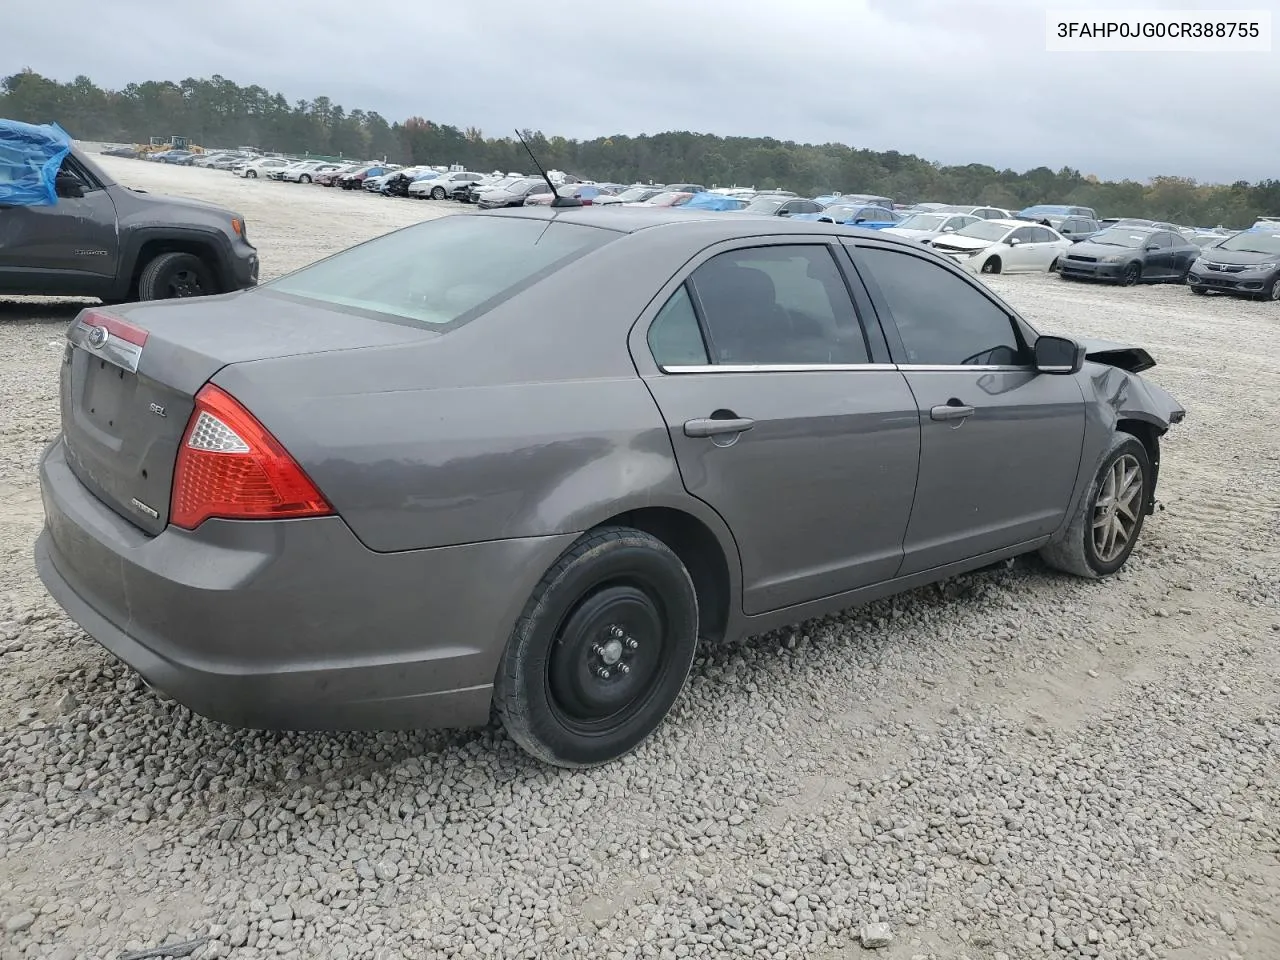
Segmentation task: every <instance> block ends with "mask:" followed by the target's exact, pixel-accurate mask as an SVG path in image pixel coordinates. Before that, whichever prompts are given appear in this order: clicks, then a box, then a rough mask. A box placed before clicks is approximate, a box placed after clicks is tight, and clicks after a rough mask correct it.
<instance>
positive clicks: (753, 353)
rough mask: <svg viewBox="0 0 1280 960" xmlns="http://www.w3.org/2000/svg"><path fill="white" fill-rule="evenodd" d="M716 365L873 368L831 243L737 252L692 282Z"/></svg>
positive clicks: (706, 265) (721, 256)
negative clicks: (853, 365) (865, 365)
mask: <svg viewBox="0 0 1280 960" xmlns="http://www.w3.org/2000/svg"><path fill="white" fill-rule="evenodd" d="M690 279H691V282H692V284H693V289H694V292H695V293H696V295H697V297H698V301H699V303H700V305H701V307H702V312H703V319H704V321H705V323H706V330H707V335H708V339H709V340H710V347H711V356H712V359H713V362H715V363H722V364H815V363H816V364H827V363H841V364H846V363H868V362H869V360H870V357H869V353H868V349H867V343H866V338H865V337H864V336H863V334H862V327H861V325H860V324H859V323H858V319H857V315H856V314H855V312H854V307H853V301H852V300H851V299H850V298H849V291H848V289H847V288H846V287H845V285H844V279H843V278H842V277H841V275H840V271H839V268H838V267H837V266H836V263H835V260H834V258H833V257H832V255H831V251H830V249H828V248H827V247H826V246H825V245H799V244H797V245H787V246H774V247H753V248H749V249H745V250H733V251H730V252H727V253H722V254H719V255H717V256H715V257H712V258H711V259H710V260H708V261H707V262H706V263H704V264H702V265H701V266H700V267H698V269H697V270H695V271H694V272H693V276H692V277H691V278H690Z"/></svg>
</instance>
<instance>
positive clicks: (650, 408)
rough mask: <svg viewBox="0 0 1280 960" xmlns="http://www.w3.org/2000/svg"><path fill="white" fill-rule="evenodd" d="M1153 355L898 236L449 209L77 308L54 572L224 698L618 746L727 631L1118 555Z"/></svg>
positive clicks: (1132, 516) (567, 755)
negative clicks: (333, 247)
mask: <svg viewBox="0 0 1280 960" xmlns="http://www.w3.org/2000/svg"><path fill="white" fill-rule="evenodd" d="M1153 365H1154V361H1153V360H1152V359H1151V357H1150V356H1149V355H1148V354H1147V353H1146V352H1145V351H1143V350H1141V349H1139V348H1136V347H1125V346H1122V345H1118V344H1106V343H1091V342H1088V341H1081V340H1073V339H1070V338H1066V337H1062V336H1057V335H1051V334H1042V333H1040V332H1038V331H1037V330H1036V329H1035V328H1034V327H1032V326H1031V324H1029V323H1028V322H1027V321H1026V320H1024V319H1023V318H1022V317H1020V316H1019V315H1018V313H1017V311H1015V310H1014V309H1013V308H1012V307H1011V306H1009V305H1008V304H1007V303H1005V302H1004V301H1003V300H1001V299H1000V298H999V297H998V296H996V295H995V294H994V293H993V292H992V291H991V290H989V289H987V287H986V285H985V284H983V283H980V282H979V281H978V279H977V278H976V277H973V276H971V275H969V274H967V273H966V272H964V271H962V270H960V269H958V268H957V267H956V266H955V265H954V264H953V263H951V262H950V260H948V259H947V258H945V257H942V256H939V255H938V254H936V253H934V252H932V251H930V250H928V249H927V248H925V247H923V246H921V245H920V244H918V243H915V242H913V241H907V240H901V239H897V238H893V237H887V236H885V235H883V234H881V233H878V232H876V231H870V230H855V229H850V228H844V227H840V226H836V225H832V224H821V223H812V222H797V221H790V220H786V219H779V218H765V217H730V216H725V215H724V214H721V213H716V212H695V213H684V212H681V211H679V210H662V209H649V210H644V209H641V208H638V207H631V208H611V207H593V208H589V209H551V210H548V209H547V208H535V207H531V208H519V209H514V210H506V211H498V212H493V213H479V214H463V215H458V216H449V217H440V218H437V219H433V220H429V221H427V222H425V223H421V224H418V225H416V226H412V227H409V228H407V229H404V230H401V231H398V232H395V233H391V234H387V235H384V236H382V237H379V238H377V239H374V240H371V241H369V242H367V243H364V244H361V245H360V246H357V247H354V248H352V249H350V250H346V251H344V252H342V253H339V254H337V255H335V256H332V257H330V258H328V259H325V260H322V261H320V262H318V263H315V264H312V265H310V266H307V267H304V268H302V269H301V270H298V271H296V272H294V273H292V274H289V275H287V276H285V277H282V278H279V279H276V280H273V281H271V282H270V283H267V284H265V285H263V286H262V287H259V288H258V289H257V290H256V291H253V292H246V293H239V294H228V295H223V296H217V297H204V298H199V299H195V300H190V301H186V302H185V303H181V304H177V303H172V302H171V303H152V304H138V305H130V306H126V307H120V308H113V309H111V310H106V309H102V308H93V309H89V310H85V311H82V312H81V313H80V314H79V316H78V317H77V318H76V319H75V320H74V321H73V322H72V324H71V325H70V327H69V329H68V333H67V340H66V343H65V350H64V353H63V356H62V362H61V363H60V365H59V369H60V373H59V376H60V381H61V416H62V432H61V434H60V435H59V436H58V438H57V439H56V440H55V441H54V442H53V443H52V444H51V445H50V446H49V447H48V448H47V450H46V451H45V452H44V454H43V456H42V457H41V462H40V484H41V491H42V496H43V504H44V512H45V527H44V530H43V532H42V533H41V534H40V537H39V539H38V542H37V544H36V564H37V569H38V571H39V574H40V577H41V579H42V580H43V582H44V583H45V585H46V586H47V588H48V589H49V591H50V592H51V594H52V595H53V597H54V598H55V599H56V600H57V601H58V602H59V603H60V604H61V605H62V606H63V607H64V608H65V609H66V610H67V611H68V613H69V614H70V615H71V617H72V618H74V619H75V620H76V621H77V622H78V623H80V624H81V625H82V626H83V627H84V629H85V630H86V631H87V632H88V633H89V634H90V635H91V636H92V637H94V638H95V639H96V640H97V641H98V642H99V643H101V644H102V645H103V646H104V647H106V648H107V649H108V650H109V651H111V653H113V654H114V655H115V656H116V657H118V658H120V659H121V660H123V661H125V662H126V663H128V664H131V665H132V666H133V667H134V668H135V669H137V670H138V672H139V673H141V674H142V675H143V677H145V678H146V680H147V681H149V682H150V683H151V684H152V685H153V686H155V687H156V688H158V689H160V690H162V691H165V692H167V693H168V694H170V695H172V696H174V697H176V698H177V699H178V700H180V701H181V702H183V703H185V704H186V705H187V706H189V707H190V708H191V709H192V710H194V711H196V712H198V713H201V714H204V715H206V716H209V717H212V718H214V719H216V720H221V721H224V722H227V723H231V724H236V725H241V726H253V727H269V728H284V729H292V730H303V729H315V728H320V729H363V730H370V729H372V730H377V729H403V728H426V727H433V726H449V727H459V726H471V725H482V724H485V723H487V722H488V720H489V718H490V716H491V711H494V712H496V714H497V716H498V717H499V718H500V719H501V722H502V724H503V725H504V726H505V728H506V730H507V731H508V733H509V734H510V736H511V738H512V739H513V740H514V741H515V742H516V743H517V744H519V745H520V746H521V747H523V748H524V749H525V750H527V751H528V752H529V753H530V754H532V755H533V756H535V757H538V758H541V759H542V760H544V761H547V762H549V763H552V764H557V765H560V766H566V767H581V766H589V765H593V764H599V763H603V762H606V761H609V760H612V759H614V758H617V757H619V756H621V755H623V754H625V753H627V752H628V751H630V750H631V749H633V748H634V747H636V746H637V745H638V744H640V743H641V742H642V741H643V740H644V739H645V738H646V737H648V736H649V735H650V734H651V733H653V732H654V731H655V730H656V729H657V728H658V726H659V725H660V724H661V723H662V721H663V719H664V717H666V715H667V713H668V711H669V710H670V709H671V707H672V705H673V704H674V703H675V701H676V699H677V697H678V696H679V694H680V692H681V689H682V688H683V687H684V684H685V679H686V677H687V676H688V674H689V671H690V668H691V666H692V664H693V662H694V657H695V655H696V653H697V652H698V650H699V649H700V648H701V647H703V645H713V644H718V643H722V642H724V641H726V640H729V641H732V640H734V639H735V638H738V637H741V636H743V635H747V634H753V633H758V632H761V631H766V630H771V629H775V628H778V627H780V626H783V625H785V624H788V623H793V622H796V621H798V620H802V619H806V618H809V617H815V616H822V615H826V614H829V613H833V612H836V611H838V610H840V609H843V608H845V607H848V606H850V605H854V604H858V603H863V602H867V601H870V600H873V599H877V598H880V597H885V596H889V595H892V594H895V593H898V592H901V591H903V590H909V589H912V588H914V587H918V586H920V585H922V584H927V583H930V582H934V581H938V580H941V579H943V578H946V577H951V576H954V575H956V574H960V573H963V572H965V571H969V570H975V569H978V568H981V567H985V566H989V565H991V564H994V563H999V562H1000V561H1003V560H1005V559H1008V558H1011V557H1015V556H1018V555H1021V554H1027V553H1032V552H1038V553H1039V554H1040V555H1041V556H1042V557H1043V558H1044V559H1045V560H1046V561H1047V562H1048V563H1049V564H1050V565H1051V566H1052V567H1054V568H1057V569H1059V570H1062V571H1065V572H1068V573H1071V574H1074V575H1077V576H1081V577H1088V578H1095V579H1096V578H1104V577H1107V576H1109V575H1110V574H1113V573H1115V572H1116V571H1117V570H1119V569H1120V568H1121V567H1122V566H1124V564H1125V562H1126V560H1127V559H1128V557H1129V556H1130V554H1131V552H1132V551H1133V549H1134V547H1135V545H1136V544H1137V543H1138V541H1139V536H1140V534H1141V531H1142V527H1143V523H1144V520H1145V519H1146V518H1147V517H1148V515H1150V514H1151V513H1152V511H1153V510H1154V508H1155V503H1156V500H1155V495H1156V488H1157V478H1158V476H1159V470H1160V444H1161V437H1162V436H1163V435H1164V434H1165V432H1166V431H1167V430H1168V429H1169V428H1170V426H1171V425H1172V424H1175V423H1177V422H1179V421H1180V420H1181V419H1182V418H1183V414H1184V412H1183V410H1182V408H1181V407H1180V406H1179V405H1178V404H1177V402H1176V401H1174V400H1173V399H1172V398H1171V397H1170V396H1169V395H1168V394H1167V393H1165V392H1164V391H1163V390H1161V389H1160V388H1159V387H1158V386H1156V385H1155V384H1154V383H1153V382H1151V381H1149V380H1147V379H1146V378H1144V377H1143V376H1142V375H1141V372H1142V371H1144V370H1147V369H1149V368H1150V367H1152V366H1153ZM780 503H785V504H786V508H785V509H778V506H779V504H780ZM1028 589H1031V587H1030V586H1028ZM832 706H833V708H835V709H839V710H845V709H847V704H845V703H839V704H832Z"/></svg>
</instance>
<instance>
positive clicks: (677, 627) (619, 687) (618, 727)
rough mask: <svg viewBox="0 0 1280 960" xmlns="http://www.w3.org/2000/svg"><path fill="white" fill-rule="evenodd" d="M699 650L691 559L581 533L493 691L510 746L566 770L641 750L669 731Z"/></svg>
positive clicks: (524, 618)
mask: <svg viewBox="0 0 1280 960" xmlns="http://www.w3.org/2000/svg"><path fill="white" fill-rule="evenodd" d="M697 647H698V599H697V594H696V592H695V591H694V586H693V580H692V579H691V578H690V576H689V572H688V570H686V569H685V566H684V564H683V563H682V562H681V561H680V558H679V557H677V556H676V554H675V553H674V552H673V551H672V550H671V548H669V547H668V546H667V545H666V544H664V543H663V542H662V541H661V540H658V539H657V538H656V537H653V536H650V535H649V534H647V533H644V532H642V531H639V530H635V529H632V528H630V527H604V528H601V529H598V530H594V531H591V532H589V533H586V534H584V535H583V536H582V538H581V539H580V540H578V541H577V542H576V543H575V544H574V545H573V546H572V547H570V548H569V549H568V550H567V551H566V552H565V553H564V554H563V555H562V556H561V557H560V559H559V560H557V561H556V563H555V564H554V565H553V566H552V567H551V569H550V570H548V571H547V573H546V575H545V576H543V578H542V580H541V581H540V582H539V583H538V585H537V587H535V588H534V591H533V595H532V596H531V597H530V598H529V601H528V603H526V604H525V607H524V610H523V612H522V613H521V614H520V619H519V620H518V621H517V623H516V626H515V629H514V630H513V631H512V634H511V638H510V640H509V641H508V643H507V649H506V651H505V653H504V654H503V657H502V662H501V664H500V666H499V670H498V676H497V679H496V681H495V684H494V706H495V708H496V711H497V714H498V716H499V718H500V719H501V720H502V724H503V726H504V727H505V728H506V730H507V733H508V734H509V735H510V737H511V739H512V740H514V741H515V742H516V743H517V744H518V745H519V746H520V747H521V748H522V749H524V750H525V751H526V752H528V753H529V754H531V755H532V756H534V757H536V758H537V759H539V760H542V761H544V762H546V763H549V764H552V765H554V766H558V767H570V768H575V767H590V766H596V765H599V764H602V763H607V762H609V761H611V760H616V759H618V758H619V757H622V756H624V755H625V754H627V753H630V752H631V751H632V750H633V749H635V748H636V747H637V746H639V745H640V743H642V742H643V741H644V740H645V739H647V738H648V737H649V735H650V734H651V733H653V731H654V730H656V729H657V728H658V726H659V725H660V724H661V723H662V721H663V719H664V718H665V717H666V715H667V713H668V712H669V711H670V709H671V706H672V704H674V703H675V701H676V698H677V697H678V696H679V695H680V691H681V690H682V689H683V688H684V684H685V680H686V679H687V677H688V675H689V670H690V668H691V667H692V666H693V659H694V655H695V653H696V652H697Z"/></svg>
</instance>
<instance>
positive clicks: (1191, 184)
mask: <svg viewBox="0 0 1280 960" xmlns="http://www.w3.org/2000/svg"><path fill="white" fill-rule="evenodd" d="M0 117H5V118H8V119H12V120H23V121H26V122H29V123H48V122H51V121H52V122H56V123H58V124H59V125H60V126H62V127H63V128H64V129H65V130H66V131H67V132H68V133H70V134H71V135H72V136H73V137H76V138H77V139H81V140H97V141H109V142H125V143H146V142H147V141H148V140H149V138H151V137H153V136H162V137H168V136H172V135H176V136H185V137H188V138H189V139H190V140H191V141H192V142H193V143H197V144H201V145H204V146H212V147H225V148H235V147H237V146H242V145H244V146H254V147H257V148H259V149H262V150H267V151H275V152H280V153H286V154H293V155H301V154H305V153H311V154H317V155H328V156H343V157H350V158H352V159H353V160H366V159H368V160H373V159H387V160H390V161H392V162H395V163H430V164H448V163H459V164H462V165H463V166H465V167H467V168H470V169H475V170H480V171H487V170H504V171H509V170H527V169H528V168H529V166H530V164H529V160H528V156H527V155H526V154H525V152H524V149H523V148H522V147H521V146H520V143H519V141H518V140H516V139H515V137H513V136H504V137H486V136H485V135H484V134H483V133H482V131H480V130H479V129H477V128H475V127H466V128H459V127H456V126H451V125H449V124H442V123H436V122H433V121H430V120H426V119H424V118H422V117H409V118H406V119H404V120H401V121H389V120H387V119H386V118H385V117H383V116H382V115H380V114H379V113H378V112H377V111H374V110H359V109H354V110H351V111H350V112H348V111H347V110H345V109H344V108H343V107H342V106H341V105H339V104H336V103H334V102H333V101H331V100H330V99H329V98H328V97H316V98H315V99H314V100H297V101H295V102H293V103H290V102H289V101H288V100H287V99H286V98H285V97H284V96H283V95H282V94H280V93H273V92H271V91H269V90H267V89H265V88H263V87H261V86H258V85H256V84H254V85H251V86H247V87H242V86H240V85H239V84H236V83H233V82H232V81H230V80H227V79H226V78H224V77H221V76H217V75H214V76H213V77H210V78H208V79H195V78H190V77H189V78H187V79H185V80H181V81H178V82H173V81H168V80H148V81H146V82H145V83H131V84H129V85H128V86H126V87H125V88H124V89H122V90H107V89H103V88H102V87H99V86H98V85H97V84H95V83H94V82H93V81H92V80H90V79H89V78H88V77H86V76H78V77H76V78H75V79H74V80H72V81H70V82H69V83H62V82H59V81H57V80H53V79H50V78H48V77H44V76H41V75H40V74H38V73H35V72H33V71H32V70H30V69H26V70H23V71H21V72H19V73H15V74H13V75H11V76H8V77H5V78H3V80H0ZM521 133H522V135H524V136H525V137H526V139H527V140H528V141H529V143H530V145H531V146H532V147H533V149H534V151H535V153H536V154H537V155H538V159H539V160H540V161H541V162H542V164H543V165H544V166H545V167H548V168H550V169H559V170H565V171H567V172H569V173H573V174H576V175H578V176H583V177H589V178H592V179H596V180H601V181H615V182H622V183H632V182H636V181H640V182H649V181H653V182H658V183H674V182H682V181H691V182H697V183H705V184H707V185H719V186H735V185H736V186H748V187H756V188H757V189H765V188H771V187H779V188H784V189H788V190H794V191H795V192H797V193H799V194H802V195H807V196H816V195H819V194H823V193H829V192H833V191H838V192H842V193H850V192H858V193H872V194H877V195H883V196H889V197H893V198H894V199H895V200H897V201H898V202H921V201H939V202H943V203H975V204H988V205H992V206H998V207H1005V208H1012V209H1015V210H1016V209H1020V208H1022V207H1024V206H1027V205H1029V204H1033V203H1073V204H1081V205H1084V206H1089V207H1093V208H1094V209H1096V210H1098V211H1099V214H1100V215H1101V216H1129V217H1149V218H1152V219H1156V220H1170V221H1173V222H1174V223H1182V224H1194V225H1200V226H1214V225H1217V224H1224V225H1227V226H1249V225H1250V224H1252V223H1253V222H1254V220H1255V219H1256V218H1257V217H1259V216H1265V215H1274V214H1277V213H1280V180H1264V181H1262V182H1260V183H1249V182H1247V181H1243V180H1241V181H1238V182H1236V183H1233V184H1230V185H1217V184H1201V183H1197V182H1196V181H1195V180H1193V179H1191V178H1188V177H1179V176H1157V177H1154V178H1153V179H1151V180H1150V181H1149V182H1146V183H1143V182H1139V181H1135V180H1121V181H1103V180H1099V179H1098V178H1097V177H1095V176H1092V175H1088V174H1082V173H1081V172H1080V171H1079V170H1074V169H1072V168H1070V167H1062V168H1061V169H1059V170H1057V171H1054V170H1051V169H1050V168H1048V167H1036V168H1035V169H1033V170H1027V171H1024V172H1021V173H1019V172H1017V171H1015V170H1008V169H1006V170H997V169H996V168H994V167H990V166H986V165H984V164H978V163H971V164H966V165H964V166H943V165H941V164H938V163H933V162H930V161H928V160H925V159H923V158H921V157H917V156H914V155H911V154H903V153H899V152H898V151H896V150H889V151H885V152H877V151H874V150H866V149H862V148H858V147H849V146H846V145H844V144H838V143H824V144H807V143H795V142H793V141H789V140H787V141H782V140H775V139H772V138H770V137H718V136H715V135H713V134H706V133H690V132H687V131H678V132H668V133H658V134H646V135H640V136H625V135H621V134H616V135H613V136H609V137H597V138H595V139H593V140H569V139H566V138H564V137H560V136H546V135H544V134H543V133H542V132H540V131H521Z"/></svg>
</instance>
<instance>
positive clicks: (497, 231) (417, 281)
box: [264, 214, 619, 328]
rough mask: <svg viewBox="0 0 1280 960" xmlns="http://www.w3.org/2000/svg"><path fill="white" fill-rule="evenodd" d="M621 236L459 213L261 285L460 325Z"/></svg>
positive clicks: (550, 223)
mask: <svg viewBox="0 0 1280 960" xmlns="http://www.w3.org/2000/svg"><path fill="white" fill-rule="evenodd" d="M618 236H619V234H617V233H615V232H614V231H611V230H603V229H600V228H598V227H589V226H582V225H579V224H571V223H559V222H556V221H554V220H551V221H548V220H532V219H521V218H517V217H505V216H498V217H494V216H485V215H478V216H477V215H465V214H462V215H454V216H447V217H440V218H438V219H435V220H428V221H426V222H424V223H419V224H417V225H416V226H412V227H407V228H405V229H404V230H397V231H396V232H395V233H389V234H386V235H385V236H381V237H378V238H377V239H374V240H370V241H368V242H367V243H362V244H360V245H359V246H356V247H352V248H351V249H350V250H344V251H343V252H342V253H338V254H335V255H334V256H332V257H329V258H328V259H326V260H321V261H320V262H319V263H314V264H312V265H311V266H309V267H303V268H302V269H301V270H298V271H295V272H294V273H291V274H288V275H287V276H284V277H281V278H279V279H278V280H273V281H271V282H270V283H267V284H264V286H265V287H266V288H267V289H268V290H274V291H276V292H278V293H285V294H289V295H291V296H295V297H303V298H306V299H308V300H318V301H320V302H322V303H329V304H335V305H337V306H343V307H354V308H356V309H360V310H370V311H373V312H375V313H382V314H389V315H390V316H393V317H399V318H402V319H404V320H411V321H415V322H418V323H422V324H426V325H428V326H430V327H433V328H441V327H455V326H460V325H461V324H463V323H466V322H467V321H468V320H471V319H473V318H475V317H478V316H479V315H481V314H482V313H484V312H486V311H487V310H491V309H492V308H493V307H495V306H497V305H498V303H500V302H501V301H503V300H505V299H506V298H508V297H510V296H513V295H514V294H516V293H518V292H519V291H520V290H522V289H524V288H526V287H528V286H531V285H532V284H534V283H536V282H537V281H538V280H541V279H542V278H544V277H546V276H549V275H550V274H552V273H554V272H556V271H557V270H559V269H561V268H562V267H564V266H565V265H566V264H568V263H570V262H571V261H573V260H576V259H577V258H578V257H580V256H583V255H584V254H586V253H588V252H590V251H592V250H595V249H596V248H598V247H600V246H602V245H604V244H605V243H608V242H609V241H610V240H612V239H615V238H616V237H618Z"/></svg>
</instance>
